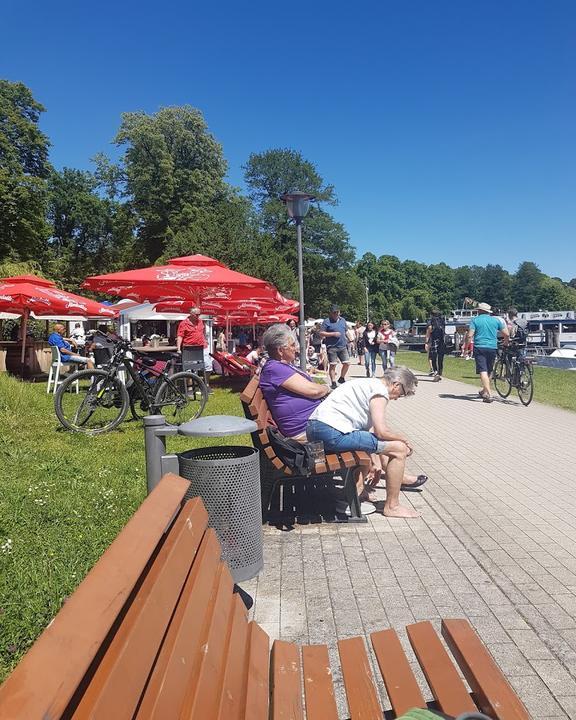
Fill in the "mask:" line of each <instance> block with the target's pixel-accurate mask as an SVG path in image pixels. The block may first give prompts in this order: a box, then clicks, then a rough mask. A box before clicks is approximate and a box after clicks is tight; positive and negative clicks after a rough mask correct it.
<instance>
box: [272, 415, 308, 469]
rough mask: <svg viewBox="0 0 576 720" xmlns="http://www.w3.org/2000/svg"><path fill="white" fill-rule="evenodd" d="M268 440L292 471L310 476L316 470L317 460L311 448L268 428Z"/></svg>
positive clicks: (274, 429)
mask: <svg viewBox="0 0 576 720" xmlns="http://www.w3.org/2000/svg"><path fill="white" fill-rule="evenodd" d="M268 438H269V440H270V445H272V448H273V449H274V452H275V453H276V455H278V457H279V458H280V460H282V462H284V463H285V464H286V465H287V466H288V467H289V468H290V470H294V472H295V473H297V474H298V475H304V476H308V475H310V474H311V473H312V470H313V469H314V465H315V460H314V455H313V454H312V452H311V450H310V448H309V447H308V446H307V445H303V444H302V443H299V442H298V441H297V440H292V439H291V438H287V437H284V435H282V433H281V432H280V431H279V430H276V428H270V427H269V428H268Z"/></svg>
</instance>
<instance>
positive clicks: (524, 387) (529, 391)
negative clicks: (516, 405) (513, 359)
mask: <svg viewBox="0 0 576 720" xmlns="http://www.w3.org/2000/svg"><path fill="white" fill-rule="evenodd" d="M516 389H517V390H518V397H519V398H520V402H521V403H522V405H530V403H531V402H532V398H533V396H534V383H533V382H532V367H531V366H530V365H525V364H521V365H520V366H519V368H518V385H516Z"/></svg>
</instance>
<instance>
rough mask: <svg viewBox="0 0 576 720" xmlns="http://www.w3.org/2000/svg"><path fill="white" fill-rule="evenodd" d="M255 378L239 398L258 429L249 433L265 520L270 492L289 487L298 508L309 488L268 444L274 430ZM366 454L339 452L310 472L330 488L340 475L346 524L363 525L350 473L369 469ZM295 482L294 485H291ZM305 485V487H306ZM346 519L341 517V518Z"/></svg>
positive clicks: (369, 462) (368, 458)
mask: <svg viewBox="0 0 576 720" xmlns="http://www.w3.org/2000/svg"><path fill="white" fill-rule="evenodd" d="M259 379H260V378H259V377H258V376H255V377H253V378H252V379H251V380H250V382H249V383H248V385H246V387H245V388H244V391H243V392H242V394H241V395H240V400H241V402H242V407H243V409H244V414H245V415H246V417H247V418H249V419H250V420H254V421H255V422H256V424H257V425H258V430H257V431H256V432H254V433H252V442H253V444H254V447H255V448H258V450H260V456H261V463H260V479H261V483H262V511H263V516H264V518H266V516H267V512H268V510H269V505H270V502H271V499H272V496H273V494H274V490H275V489H276V488H278V487H279V486H280V485H282V484H284V485H286V484H290V486H291V489H292V491H293V492H294V495H295V499H296V502H297V503H298V505H300V506H302V505H305V504H306V503H305V496H306V492H307V489H308V485H309V484H310V478H309V477H303V476H302V477H299V476H297V475H295V474H294V472H293V471H292V470H291V469H290V468H289V467H287V465H286V464H285V463H284V461H283V460H282V459H281V458H280V457H278V455H277V453H276V451H275V450H274V448H273V447H272V445H271V444H270V438H269V436H268V428H269V427H275V423H274V420H273V418H272V414H271V413H270V410H269V408H268V405H267V403H266V400H265V399H264V395H263V394H262V390H260V388H259V386H258V383H259ZM370 464H371V460H370V455H369V453H366V452H361V451H358V452H342V453H334V454H331V455H326V462H325V463H317V464H316V466H315V468H314V470H313V472H312V476H311V477H312V481H314V478H317V477H319V476H323V477H324V478H326V476H328V477H329V482H330V484H333V482H332V477H333V476H334V474H336V473H340V474H341V475H342V476H343V480H344V497H345V499H346V502H347V503H348V506H349V507H350V513H351V514H350V517H349V518H347V520H348V521H349V522H366V518H365V517H363V516H362V513H361V511H360V500H359V499H358V492H357V489H356V479H355V477H354V475H355V473H354V471H355V470H356V469H357V468H360V467H361V466H364V467H365V468H366V469H367V468H368V467H369V466H370ZM295 482H296V484H294V483H295ZM307 483H308V485H307ZM341 519H342V520H344V519H346V518H345V517H342V518H341Z"/></svg>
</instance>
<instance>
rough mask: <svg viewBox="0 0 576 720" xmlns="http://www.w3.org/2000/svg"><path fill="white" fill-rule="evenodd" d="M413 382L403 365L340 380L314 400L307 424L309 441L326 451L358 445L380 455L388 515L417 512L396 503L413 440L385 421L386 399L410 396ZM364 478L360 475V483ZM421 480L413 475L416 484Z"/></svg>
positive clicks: (359, 447)
mask: <svg viewBox="0 0 576 720" xmlns="http://www.w3.org/2000/svg"><path fill="white" fill-rule="evenodd" d="M417 385H418V380H417V379H416V377H415V376H414V374H413V373H412V372H410V370H408V369H407V368H403V367H399V368H394V369H390V370H385V371H384V375H383V376H382V377H381V378H374V377H372V378H363V379H359V380H354V381H353V382H349V383H345V384H344V385H341V386H340V387H338V388H337V389H336V390H334V391H333V392H332V393H331V394H330V395H329V396H328V397H327V398H326V399H325V400H324V401H323V402H322V403H320V405H318V407H317V408H316V409H315V410H314V412H313V413H312V414H311V416H310V419H309V420H308V424H307V426H306V436H307V438H308V441H309V442H323V443H324V449H325V451H326V452H327V453H330V452H348V451H354V450H363V451H364V452H367V453H371V454H377V455H379V456H380V457H381V458H382V460H383V464H384V465H385V467H386V502H385V503H384V515H386V516H387V517H400V518H415V517H420V513H418V512H416V511H415V510H413V509H412V508H409V507H405V506H403V505H401V504H400V489H401V486H402V483H403V481H404V469H405V466H406V458H407V457H408V456H409V455H411V454H412V449H413V448H412V444H411V442H410V441H409V440H408V438H407V437H406V436H405V435H404V434H402V433H399V432H397V431H395V430H391V429H390V428H389V427H388V425H387V423H386V409H387V406H388V403H389V402H390V401H391V400H398V398H401V397H408V396H410V395H414V393H415V390H416V386H417ZM422 477H425V476H422ZM363 481H364V479H363V478H362V477H360V478H359V483H360V484H361V485H362V486H363ZM423 482H424V480H422V481H420V482H419V479H418V480H416V483H418V484H422V483H423Z"/></svg>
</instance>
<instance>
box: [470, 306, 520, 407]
mask: <svg viewBox="0 0 576 720" xmlns="http://www.w3.org/2000/svg"><path fill="white" fill-rule="evenodd" d="M498 333H502V338H503V343H504V345H508V342H509V339H510V333H509V332H508V328H507V327H506V323H505V322H504V320H503V319H502V318H500V317H494V315H492V308H491V307H490V305H488V303H479V304H478V315H477V316H476V317H475V318H472V320H471V322H470V329H469V330H468V340H469V342H471V341H474V360H475V361H476V375H480V381H481V383H482V389H481V390H480V392H479V393H478V394H479V395H480V397H481V398H482V400H483V401H484V402H485V403H491V402H492V391H491V388H490V377H491V375H492V370H493V368H494V360H495V359H496V350H497V349H498Z"/></svg>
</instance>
